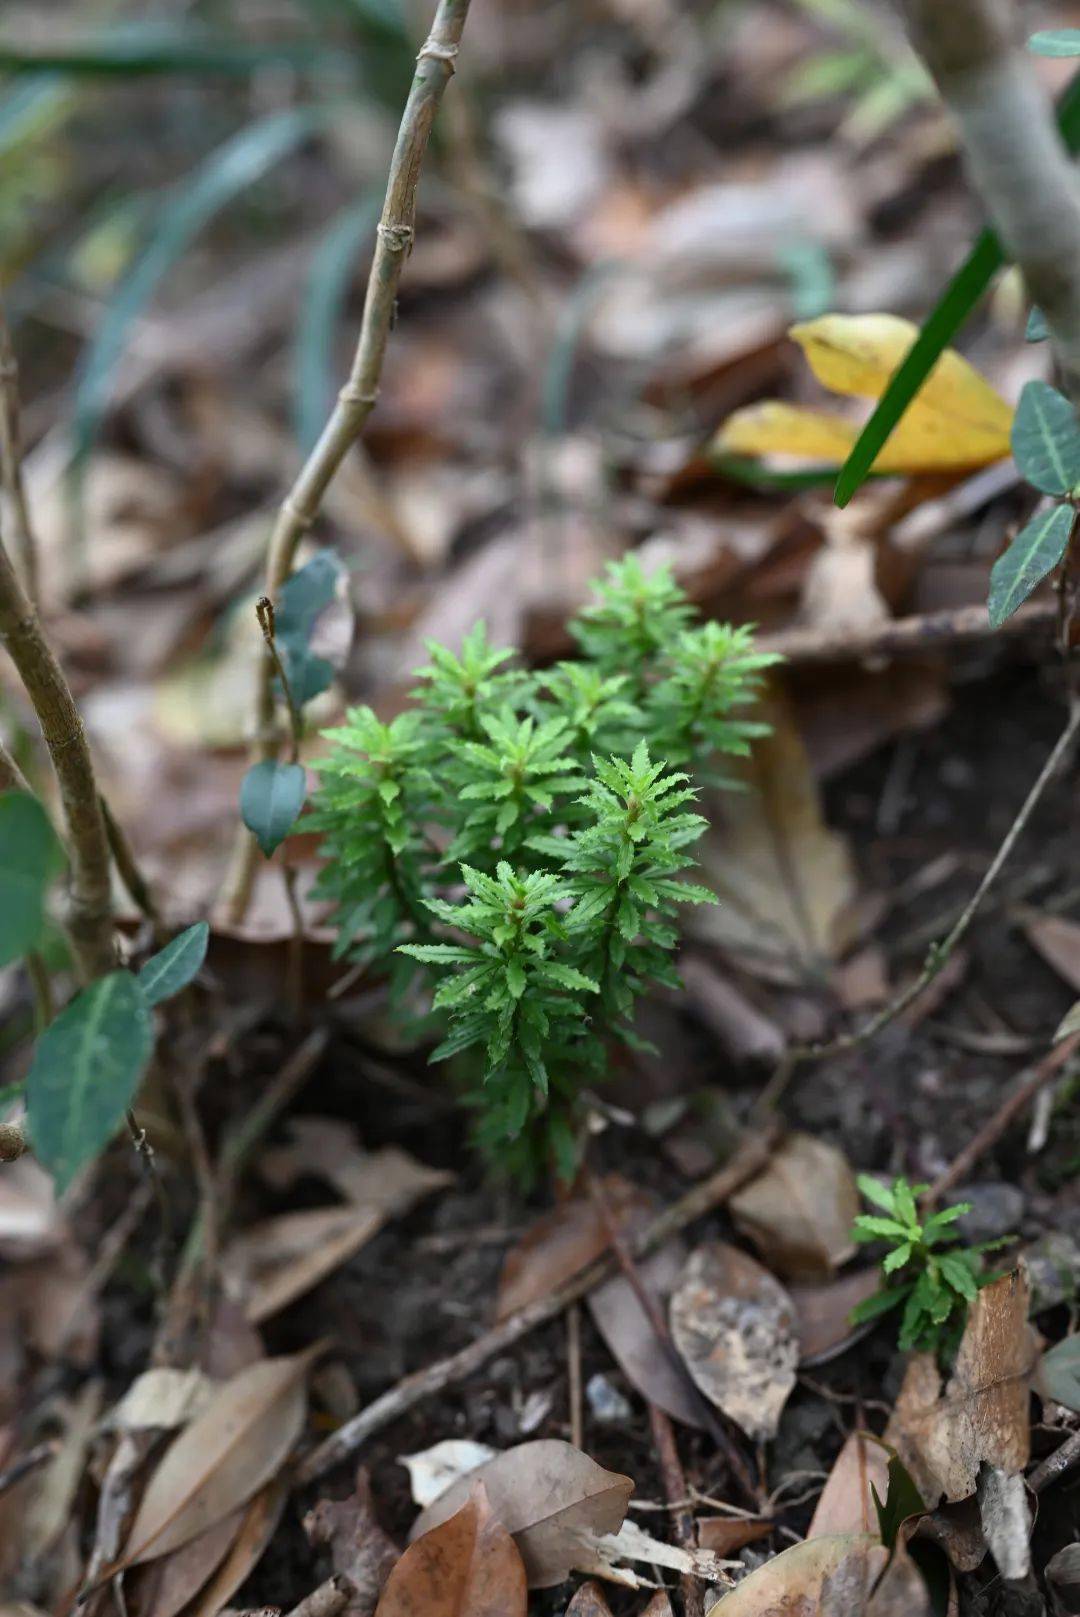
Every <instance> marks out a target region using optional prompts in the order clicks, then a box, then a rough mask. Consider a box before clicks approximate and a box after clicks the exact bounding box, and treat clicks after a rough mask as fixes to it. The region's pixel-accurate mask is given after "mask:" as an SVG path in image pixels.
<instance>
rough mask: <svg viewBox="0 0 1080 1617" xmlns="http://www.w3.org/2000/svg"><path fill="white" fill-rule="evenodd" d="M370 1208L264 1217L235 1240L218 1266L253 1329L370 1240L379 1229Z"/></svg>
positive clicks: (375, 1213) (378, 1220) (380, 1219)
mask: <svg viewBox="0 0 1080 1617" xmlns="http://www.w3.org/2000/svg"><path fill="white" fill-rule="evenodd" d="M383 1222H384V1220H383V1215H382V1214H381V1213H380V1212H378V1211H376V1210H375V1209H373V1208H370V1207H339V1206H335V1207H319V1208H314V1209H311V1210H308V1211H305V1212H301V1213H283V1214H282V1215H281V1216H280V1217H278V1218H269V1219H266V1220H264V1222H263V1223H261V1224H255V1225H253V1226H252V1227H251V1229H248V1230H245V1231H244V1233H243V1234H242V1235H240V1236H238V1237H237V1238H236V1240H235V1241H233V1242H232V1244H231V1245H230V1246H229V1248H228V1250H227V1252H226V1253H225V1255H224V1257H223V1259H222V1263H223V1267H224V1271H225V1273H226V1275H227V1276H228V1278H229V1280H230V1282H231V1284H232V1285H233V1287H234V1288H235V1289H236V1290H237V1291H239V1292H240V1293H241V1294H242V1295H243V1296H244V1298H245V1303H244V1312H245V1314H246V1315H247V1318H248V1319H249V1320H250V1321H251V1323H252V1324H253V1325H258V1324H261V1323H262V1321H263V1320H265V1319H270V1318H271V1317H272V1316H273V1315H274V1314H277V1313H280V1311H281V1310H282V1309H283V1308H287V1307H288V1305H289V1304H290V1303H292V1302H295V1301H296V1299H297V1298H298V1297H302V1296H303V1295H304V1293H305V1292H308V1291H310V1290H311V1289H312V1287H313V1286H317V1285H318V1283H319V1281H320V1280H325V1278H326V1276H327V1275H329V1274H332V1273H333V1272H334V1270H335V1269H337V1268H339V1267H340V1265H341V1264H343V1263H345V1262H346V1261H347V1260H348V1259H349V1258H351V1257H352V1256H353V1254H354V1253H356V1252H358V1251H359V1250H360V1248H361V1247H362V1246H364V1245H365V1243H366V1242H368V1241H370V1240H371V1238H372V1236H373V1235H375V1234H376V1233H377V1232H378V1231H379V1230H380V1229H381V1228H382V1225H383Z"/></svg>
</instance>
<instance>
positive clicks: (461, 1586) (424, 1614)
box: [376, 1482, 528, 1617]
mask: <svg viewBox="0 0 1080 1617" xmlns="http://www.w3.org/2000/svg"><path fill="white" fill-rule="evenodd" d="M527 1601H528V1596H527V1593H526V1585H525V1567H524V1565H523V1563H522V1558H521V1555H520V1554H519V1552H518V1547H517V1545H516V1544H515V1543H514V1540H513V1539H512V1538H511V1536H510V1534H509V1533H508V1532H507V1530H506V1528H505V1527H504V1525H503V1524H502V1522H501V1521H500V1520H499V1518H498V1516H496V1514H495V1512H494V1511H493V1510H492V1508H491V1505H490V1503H489V1501H488V1496H487V1493H486V1491H485V1489H484V1484H483V1483H482V1482H473V1484H472V1487H471V1491H470V1494H469V1498H468V1500H467V1501H466V1503H465V1504H464V1505H462V1507H461V1508H460V1510H457V1511H455V1512H454V1514H453V1515H452V1516H448V1517H447V1518H446V1520H445V1521H442V1522H440V1523H439V1524H438V1526H437V1527H433V1528H432V1529H431V1530H430V1532H426V1533H424V1534H423V1535H422V1536H421V1537H420V1538H418V1539H416V1540H415V1541H414V1542H413V1543H412V1544H410V1546H409V1548H408V1549H407V1550H406V1551H405V1554H404V1555H403V1556H402V1557H401V1560H400V1561H399V1562H398V1564H397V1566H396V1567H395V1568H394V1570H393V1571H392V1572H391V1574H390V1576H389V1578H388V1579H387V1583H386V1588H385V1589H384V1590H383V1593H382V1598H381V1600H380V1601H379V1604H378V1607H377V1608H376V1610H377V1614H378V1617H525V1608H526V1604H527Z"/></svg>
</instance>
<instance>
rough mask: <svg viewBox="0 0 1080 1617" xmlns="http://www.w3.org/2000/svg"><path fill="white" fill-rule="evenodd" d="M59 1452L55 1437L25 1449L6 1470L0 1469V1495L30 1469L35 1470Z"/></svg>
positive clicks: (28, 1473) (19, 1480) (22, 1477)
mask: <svg viewBox="0 0 1080 1617" xmlns="http://www.w3.org/2000/svg"><path fill="white" fill-rule="evenodd" d="M59 1452H60V1444H59V1441H58V1440H57V1439H56V1438H55V1437H52V1438H49V1439H48V1441H47V1442H45V1443H37V1444H35V1445H34V1447H33V1448H32V1449H27V1451H26V1453H25V1454H22V1455H20V1456H19V1458H18V1459H17V1460H15V1461H14V1462H13V1464H11V1465H9V1466H8V1467H7V1468H6V1470H4V1471H0V1495H3V1494H5V1493H7V1491H8V1489H9V1488H14V1486H15V1484H16V1483H17V1482H22V1481H23V1479H24V1478H25V1477H28V1476H29V1475H30V1474H31V1472H32V1471H36V1470H37V1469H38V1467H39V1466H42V1465H44V1464H45V1463H46V1461H48V1460H53V1459H55V1458H56V1456H57V1454H58V1453H59Z"/></svg>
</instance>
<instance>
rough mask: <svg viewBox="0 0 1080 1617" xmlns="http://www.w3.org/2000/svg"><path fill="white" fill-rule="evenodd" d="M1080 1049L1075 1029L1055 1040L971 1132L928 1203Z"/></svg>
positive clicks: (932, 1189)
mask: <svg viewBox="0 0 1080 1617" xmlns="http://www.w3.org/2000/svg"><path fill="white" fill-rule="evenodd" d="M1077 1050H1080V1033H1073V1034H1072V1035H1070V1037H1069V1038H1067V1039H1062V1040H1061V1042H1060V1044H1055V1045H1054V1048H1053V1049H1052V1050H1051V1051H1050V1052H1049V1054H1048V1055H1046V1056H1044V1057H1043V1059H1042V1060H1041V1061H1040V1062H1039V1064H1038V1066H1037V1067H1033V1068H1032V1070H1031V1072H1030V1073H1028V1075H1027V1077H1026V1078H1023V1079H1022V1080H1021V1082H1020V1083H1019V1084H1017V1086H1016V1088H1015V1089H1014V1090H1013V1091H1012V1093H1011V1094H1009V1095H1007V1096H1006V1097H1005V1099H1004V1100H1003V1101H1002V1103H1001V1105H1000V1106H999V1107H998V1109H997V1111H996V1112H995V1113H994V1115H993V1117H990V1118H987V1120H986V1122H985V1123H984V1124H983V1126H982V1128H981V1129H978V1130H976V1132H975V1133H974V1134H973V1135H972V1136H971V1139H970V1140H969V1141H968V1143H967V1145H965V1146H964V1148H963V1150H962V1151H960V1152H958V1153H957V1155H956V1156H955V1157H954V1158H953V1160H952V1162H951V1163H950V1164H949V1166H948V1167H947V1168H946V1169H945V1171H944V1173H942V1174H940V1175H939V1176H938V1178H937V1179H935V1180H934V1183H933V1184H932V1185H931V1186H930V1189H929V1190H928V1191H927V1193H926V1201H927V1202H929V1203H932V1202H936V1201H940V1200H941V1198H942V1196H944V1195H945V1193H946V1191H949V1190H952V1188H953V1186H954V1185H958V1184H960V1183H961V1182H962V1181H963V1180H965V1179H966V1178H967V1176H968V1174H969V1173H970V1172H971V1170H972V1168H973V1167H974V1166H975V1164H976V1163H977V1162H978V1161H979V1160H980V1158H981V1157H984V1156H985V1155H986V1153H987V1152H988V1151H989V1150H990V1149H991V1148H992V1147H993V1146H995V1145H996V1144H997V1142H998V1141H999V1140H1000V1139H1001V1137H1002V1135H1003V1134H1004V1133H1005V1131H1006V1130H1007V1129H1008V1127H1009V1126H1010V1124H1011V1123H1012V1122H1014V1120H1015V1119H1016V1118H1017V1117H1019V1115H1020V1113H1021V1112H1023V1111H1024V1110H1025V1109H1026V1108H1027V1107H1028V1106H1030V1104H1031V1102H1032V1101H1033V1100H1034V1099H1035V1096H1036V1095H1037V1094H1038V1093H1039V1091H1040V1090H1041V1089H1043V1088H1044V1087H1045V1086H1046V1085H1047V1084H1048V1083H1050V1082H1051V1080H1052V1079H1054V1078H1055V1077H1056V1076H1057V1074H1058V1073H1059V1072H1060V1071H1061V1069H1062V1067H1064V1066H1065V1065H1066V1064H1067V1063H1068V1062H1069V1061H1070V1060H1071V1059H1072V1057H1073V1056H1074V1055H1075V1054H1076V1052H1077Z"/></svg>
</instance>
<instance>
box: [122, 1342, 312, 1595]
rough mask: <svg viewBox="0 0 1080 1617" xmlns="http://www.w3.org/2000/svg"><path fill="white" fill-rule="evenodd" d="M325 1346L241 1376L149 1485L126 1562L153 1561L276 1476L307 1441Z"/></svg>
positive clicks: (271, 1361) (209, 1408) (265, 1362)
mask: <svg viewBox="0 0 1080 1617" xmlns="http://www.w3.org/2000/svg"><path fill="white" fill-rule="evenodd" d="M321 1351H322V1344H321V1343H320V1344H318V1345H317V1346H316V1347H314V1348H311V1349H309V1350H308V1351H307V1352H305V1353H298V1354H295V1355H293V1356H291V1357H288V1358H279V1359H264V1360H262V1361H261V1362H260V1363H258V1364H253V1365H251V1366H250V1368H249V1369H246V1370H241V1371H240V1372H239V1374H238V1375H236V1376H234V1377H233V1378H232V1380H230V1381H227V1382H226V1383H225V1385H224V1386H223V1387H221V1388H220V1389H219V1390H218V1391H217V1392H216V1393H215V1394H214V1397H213V1398H212V1399H211V1401H210V1403H209V1404H208V1405H207V1407H206V1409H205V1410H204V1411H203V1413H202V1415H200V1417H199V1418H198V1420H196V1421H194V1422H193V1423H192V1424H191V1425H190V1426H188V1427H187V1428H186V1429H185V1430H184V1431H183V1432H182V1433H181V1434H180V1436H179V1437H178V1438H177V1439H176V1440H175V1442H174V1443H173V1444H172V1446H171V1448H169V1449H168V1451H167V1452H166V1454H165V1457H164V1459H163V1460H162V1462H161V1464H160V1465H159V1466H158V1468H157V1470H156V1471H155V1472H154V1475H153V1476H152V1477H151V1479H150V1482H149V1483H148V1485H147V1488H146V1492H145V1493H144V1494H143V1497H142V1501H141V1503H140V1505H139V1509H138V1511H137V1513H136V1516H135V1521H134V1522H133V1524H132V1528H131V1532H130V1534H129V1536H128V1540H127V1543H126V1545H125V1547H124V1551H123V1554H122V1557H121V1564H122V1565H123V1566H133V1565H135V1564H137V1563H138V1562H140V1561H149V1560H153V1559H155V1558H156V1557H157V1556H159V1555H165V1554H167V1553H168V1552H169V1550H174V1549H178V1548H179V1546H180V1545H181V1544H186V1543H187V1542H188V1540H189V1539H192V1538H195V1537H197V1536H198V1534H200V1533H203V1532H205V1531H206V1529H207V1528H208V1527H211V1526H213V1525H214V1523H216V1522H218V1521H220V1520H221V1518H222V1517H223V1516H227V1515H228V1514H229V1513H230V1512H231V1511H233V1510H235V1509H236V1508H237V1506H238V1505H242V1504H244V1503H245V1502H246V1501H247V1500H248V1499H250V1498H251V1497H252V1495H253V1494H255V1493H256V1492H257V1491H258V1490H259V1489H260V1488H261V1487H262V1486H263V1485H264V1483H266V1482H269V1480H270V1479H271V1478H272V1477H273V1476H275V1475H276V1473H277V1471H278V1470H279V1468H280V1467H281V1466H282V1465H283V1464H284V1462H285V1460H286V1459H287V1458H288V1456H289V1453H290V1452H291V1450H292V1448H293V1445H294V1444H295V1442H296V1440H297V1438H298V1437H299V1435H300V1431H301V1428H302V1427H303V1424H304V1412H305V1409H306V1407H307V1387H306V1380H307V1372H308V1369H309V1367H310V1366H311V1364H312V1362H313V1360H314V1358H315V1357H316V1355H317V1354H318V1353H320V1352H321Z"/></svg>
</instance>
